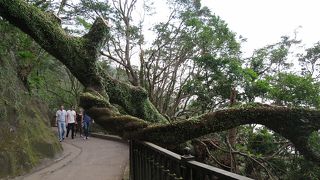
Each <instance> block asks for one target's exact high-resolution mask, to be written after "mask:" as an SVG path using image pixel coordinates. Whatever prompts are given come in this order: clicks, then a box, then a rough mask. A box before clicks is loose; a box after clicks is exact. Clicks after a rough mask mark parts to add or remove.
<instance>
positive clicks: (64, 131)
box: [61, 122, 66, 140]
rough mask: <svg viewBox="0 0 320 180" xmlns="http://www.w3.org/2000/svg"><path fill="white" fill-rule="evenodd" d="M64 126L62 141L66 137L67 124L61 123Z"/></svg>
mask: <svg viewBox="0 0 320 180" xmlns="http://www.w3.org/2000/svg"><path fill="white" fill-rule="evenodd" d="M61 124H62V128H61V129H62V140H63V139H64V135H65V133H66V123H65V122H61Z"/></svg>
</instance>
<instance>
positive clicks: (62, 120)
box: [56, 105, 67, 142]
mask: <svg viewBox="0 0 320 180" xmlns="http://www.w3.org/2000/svg"><path fill="white" fill-rule="evenodd" d="M66 120H67V112H66V110H64V106H63V105H61V106H60V109H59V110H58V111H57V112H56V124H57V127H58V134H59V141H60V142H61V141H62V140H64V134H65V129H66Z"/></svg>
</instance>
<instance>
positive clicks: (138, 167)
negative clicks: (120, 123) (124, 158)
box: [130, 140, 250, 180]
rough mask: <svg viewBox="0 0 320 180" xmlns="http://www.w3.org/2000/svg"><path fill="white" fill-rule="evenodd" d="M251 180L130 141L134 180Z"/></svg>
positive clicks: (150, 144)
mask: <svg viewBox="0 0 320 180" xmlns="http://www.w3.org/2000/svg"><path fill="white" fill-rule="evenodd" d="M213 179H250V178H247V177H244V176H240V175H238V174H234V173H231V172H228V171H225V170H222V169H219V168H215V167H212V166H209V165H206V164H203V163H200V162H197V161H194V157H193V156H191V155H190V151H189V152H188V151H186V153H185V155H183V156H180V155H179V154H176V153H174V152H171V151H169V150H167V149H164V148H162V147H160V146H157V145H155V144H152V143H149V142H139V141H134V140H132V141H130V180H213Z"/></svg>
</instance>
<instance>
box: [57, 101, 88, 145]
mask: <svg viewBox="0 0 320 180" xmlns="http://www.w3.org/2000/svg"><path fill="white" fill-rule="evenodd" d="M90 123H91V118H90V116H89V115H88V114H87V113H85V112H84V111H83V109H80V110H79V113H77V112H76V111H75V110H74V107H72V108H71V109H69V110H67V111H66V110H65V109H64V106H60V109H59V110H58V111H57V112H56V125H57V127H58V135H59V141H60V142H61V141H63V140H64V139H65V138H66V137H68V135H69V132H70V130H71V138H72V139H74V137H75V136H76V134H77V132H79V133H80V137H83V139H88V136H89V126H90ZM82 130H83V132H84V136H83V135H82Z"/></svg>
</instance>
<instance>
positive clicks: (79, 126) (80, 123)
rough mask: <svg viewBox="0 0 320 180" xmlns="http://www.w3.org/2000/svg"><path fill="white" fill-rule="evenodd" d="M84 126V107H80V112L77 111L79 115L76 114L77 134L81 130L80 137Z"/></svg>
mask: <svg viewBox="0 0 320 180" xmlns="http://www.w3.org/2000/svg"><path fill="white" fill-rule="evenodd" d="M82 127H83V109H82V108H80V110H79V113H77V116H76V133H75V136H76V135H77V133H78V132H79V134H80V137H82Z"/></svg>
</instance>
